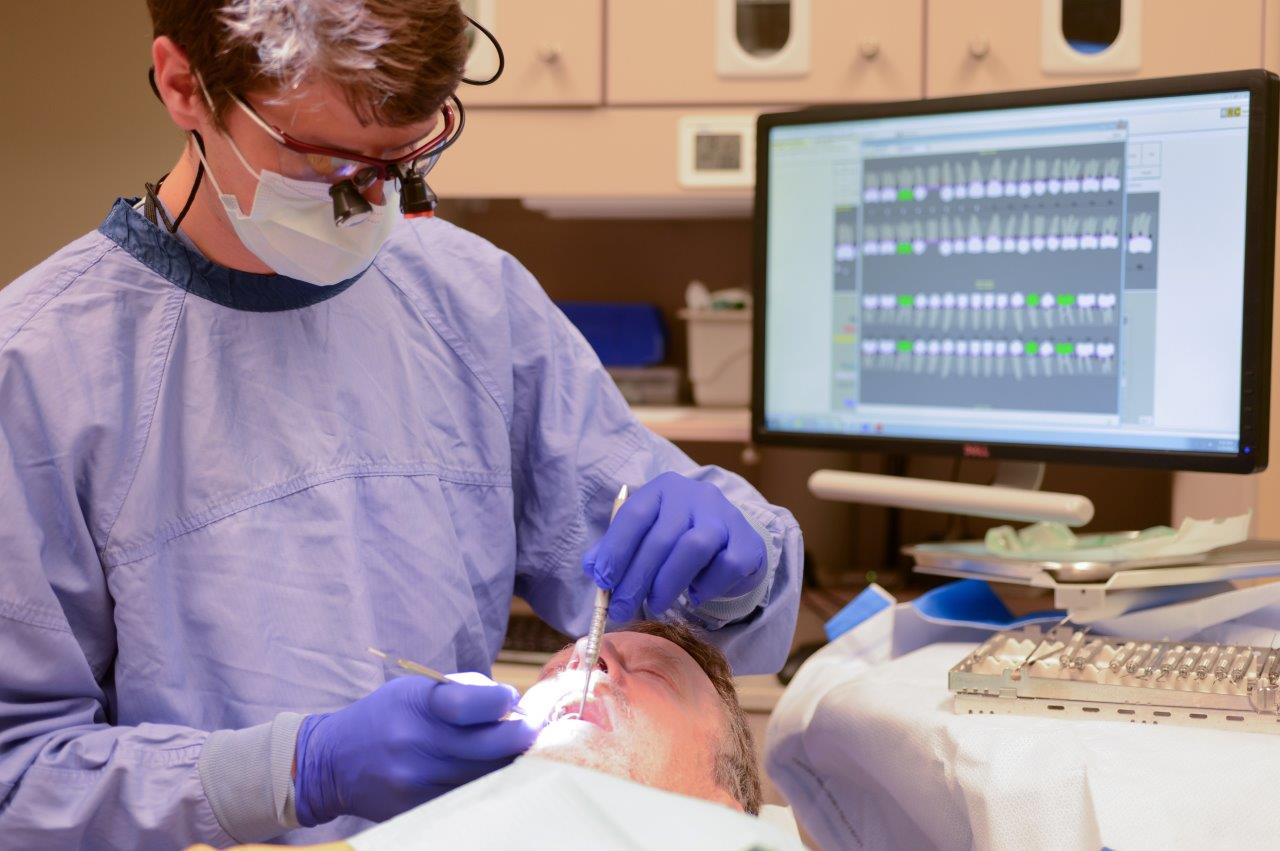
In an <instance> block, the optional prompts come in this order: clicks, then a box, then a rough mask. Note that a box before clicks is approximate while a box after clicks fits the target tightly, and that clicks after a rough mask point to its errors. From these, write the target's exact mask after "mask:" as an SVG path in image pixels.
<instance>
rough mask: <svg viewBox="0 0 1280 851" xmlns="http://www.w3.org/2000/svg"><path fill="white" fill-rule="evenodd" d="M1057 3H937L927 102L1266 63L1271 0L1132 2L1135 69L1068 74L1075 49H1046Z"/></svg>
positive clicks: (1125, 32) (1124, 33)
mask: <svg viewBox="0 0 1280 851" xmlns="http://www.w3.org/2000/svg"><path fill="white" fill-rule="evenodd" d="M1054 2H1059V0H930V2H929V6H928V15H927V23H926V32H925V45H926V51H927V56H928V61H927V63H926V65H927V68H928V70H927V73H926V76H925V95H926V96H927V97H944V96H947V95H959V94H973V93H978V92H991V91H1002V90H1010V89H1034V88H1042V87H1046V86H1064V85H1071V84H1077V83H1090V82H1102V81H1104V80H1114V79H1131V78H1135V77H1167V76H1174V75H1178V74H1199V73H1205V72H1209V71H1228V70H1234V69H1238V68H1256V67H1257V66H1258V65H1259V64H1260V63H1261V61H1262V32H1263V29H1262V27H1263V4H1264V0H1215V2H1208V0H1146V2H1141V0H1130V2H1127V3H1125V4H1124V5H1125V7H1126V12H1127V13H1128V14H1130V16H1131V17H1134V16H1136V18H1137V20H1130V21H1127V22H1124V21H1122V24H1121V37H1123V38H1126V39H1135V43H1134V44H1133V45H1132V49H1133V50H1134V51H1135V52H1136V53H1137V65H1136V69H1135V70H1103V69H1098V70H1097V71H1092V70H1091V69H1090V62H1089V61H1088V60H1087V57H1086V58H1085V61H1082V62H1080V63H1079V64H1080V69H1079V70H1078V71H1076V72H1069V71H1068V72H1064V71H1062V70H1060V69H1061V68H1062V67H1063V63H1062V61H1061V58H1062V57H1061V54H1062V51H1063V50H1068V49H1069V48H1066V47H1065V46H1063V45H1062V42H1061V39H1058V41H1057V42H1056V43H1055V44H1057V47H1054V48H1053V49H1049V48H1047V47H1046V38H1045V35H1046V34H1045V33H1044V31H1043V25H1044V24H1045V22H1046V18H1048V13H1047V12H1046V7H1047V6H1049V5H1051V4H1053V3H1054ZM1049 23H1050V24H1053V23H1056V18H1049ZM1268 25H1269V26H1270V27H1271V28H1272V29H1274V28H1275V27H1276V25H1277V22H1275V21H1274V19H1268ZM1135 33H1136V35H1135ZM1048 35H1051V36H1054V37H1055V38H1056V37H1057V34H1056V33H1049V34H1048ZM1049 43H1054V42H1049ZM1119 64H1121V65H1122V66H1123V65H1125V63H1119Z"/></svg>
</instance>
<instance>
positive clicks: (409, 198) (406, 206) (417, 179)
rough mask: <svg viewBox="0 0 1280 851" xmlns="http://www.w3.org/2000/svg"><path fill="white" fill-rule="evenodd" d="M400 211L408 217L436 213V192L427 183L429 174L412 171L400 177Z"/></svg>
mask: <svg viewBox="0 0 1280 851" xmlns="http://www.w3.org/2000/svg"><path fill="white" fill-rule="evenodd" d="M400 212H402V213H404V216H405V218H406V219H412V218H414V217H416V216H434V215H435V214H436V193H435V192H433V191H432V189H431V187H430V186H429V185H428V184H427V176H426V175H425V174H423V173H421V172H417V171H411V172H409V173H408V174H407V175H405V176H404V177H401V178H400Z"/></svg>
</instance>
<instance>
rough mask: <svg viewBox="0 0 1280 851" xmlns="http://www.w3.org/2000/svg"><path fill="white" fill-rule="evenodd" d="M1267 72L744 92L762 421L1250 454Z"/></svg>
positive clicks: (1257, 384) (1269, 160)
mask: <svg viewBox="0 0 1280 851" xmlns="http://www.w3.org/2000/svg"><path fill="white" fill-rule="evenodd" d="M1276 127H1277V78H1276V77H1275V76H1274V75H1272V74H1269V73H1266V72H1263V71H1242V72H1232V73H1226V74H1212V75H1202V76H1195V77H1181V78H1174V79H1166V80H1146V81H1138V82H1129V83H1117V84H1105V85H1095V86H1082V87H1073V88H1058V89H1047V90H1042V91H1028V92H1014V93H1002V94H992V95H982V96H975V97H961V98H946V99H940V100H926V101H914V102H907V103H888V104H861V105H851V106H831V107H818V108H810V109H803V110H799V111H794V112H785V113H774V114H766V115H762V116H761V117H760V119H759V124H758V132H757V151H758V155H757V158H756V163H757V180H756V196H755V216H756V221H755V251H756V257H755V261H756V282H755V285H756V302H755V303H756V306H757V309H756V317H755V353H754V367H755V371H754V395H753V416H752V421H753V432H754V435H755V438H756V439H757V440H758V441H760V442H762V443H780V444H800V445H807V446H832V447H843V448H849V449H859V450H885V451H893V452H907V453H913V452H932V453H939V452H941V453H955V454H961V455H965V456H974V457H991V458H1009V459H1019V460H1029V461H1042V462H1043V461H1057V460H1061V461H1078V462H1089V463H1102V464H1114V465H1121V466H1155V467H1168V468H1176V469H1184V470H1210V471H1220V472H1240V473H1243V472H1253V471H1257V470H1260V469H1262V468H1263V467H1265V466H1266V460H1267V416H1268V403H1269V398H1268V397H1269V393H1268V391H1269V384H1270V359H1271V319H1272V313H1271V295H1272V266H1273V259H1274V244H1275V186H1276V140H1277V133H1276Z"/></svg>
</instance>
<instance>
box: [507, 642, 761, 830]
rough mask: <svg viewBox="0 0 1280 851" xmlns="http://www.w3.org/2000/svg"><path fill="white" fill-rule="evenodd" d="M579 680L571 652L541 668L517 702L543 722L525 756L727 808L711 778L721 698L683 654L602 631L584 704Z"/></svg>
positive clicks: (576, 658) (666, 646) (578, 667)
mask: <svg viewBox="0 0 1280 851" xmlns="http://www.w3.org/2000/svg"><path fill="white" fill-rule="evenodd" d="M584 676H585V672H584V671H583V670H582V669H581V658H580V656H579V654H578V653H577V652H575V648H574V646H573V645H570V646H569V647H566V648H564V649H563V650H561V651H560V652H559V653H557V654H556V655H555V656H553V657H552V659H551V661H550V662H548V663H547V665H546V667H545V668H543V671H542V678H541V679H540V680H539V681H538V682H537V683H536V684H535V685H534V686H533V687H532V688H531V689H529V691H528V692H527V693H526V694H525V696H524V698H523V699H522V700H521V701H520V705H521V707H522V709H523V710H524V711H525V713H526V714H528V715H530V716H532V717H535V718H538V717H546V718H548V719H549V723H548V724H547V726H546V727H545V728H544V729H543V731H542V733H541V734H540V735H539V736H538V740H537V742H536V743H535V744H534V746H533V749H532V750H531V751H530V753H532V754H537V755H539V756H543V757H547V758H549V759H556V760H560V761H562V762H569V763H574V764H576V765H582V766H586V767H587V768H595V769H598V770H600V771H606V772H608V773H610V774H615V775H618V776H621V777H626V778H628V779H631V780H635V781H636V782H639V783H643V784H645V785H647V786H654V787H657V788H660V789H666V790H668V791H672V792H678V793H680V794H684V795H691V796H693V797H699V798H706V799H708V800H715V801H720V802H722V803H727V804H729V805H730V806H736V803H735V802H734V801H733V800H732V799H731V798H729V797H728V796H727V795H725V794H724V793H723V792H722V791H721V790H719V789H718V788H717V787H716V785H715V783H714V780H713V776H714V775H713V773H714V760H715V753H716V748H717V745H718V742H719V741H720V737H721V734H722V730H723V725H724V721H723V718H724V713H723V710H722V708H721V703H720V698H719V696H718V695H717V694H716V691H715V688H714V687H713V686H712V685H711V681H710V680H709V679H707V675H706V674H705V673H703V671H702V669H701V668H699V667H698V664H697V663H696V662H694V661H693V659H692V658H691V657H690V656H689V654H687V653H685V652H684V650H682V649H681V648H679V647H678V646H676V645H675V644H672V643H671V642H670V641H668V640H667V639H665V638H660V637H658V636H655V635H643V634H640V633H635V632H614V633H609V634H607V635H606V636H605V637H604V640H603V643H602V647H601V650H600V664H599V665H598V666H597V669H596V673H595V676H594V677H593V678H592V687H591V691H592V696H591V698H590V699H589V700H588V702H587V705H586V706H585V707H583V706H581V703H582V687H583V683H584Z"/></svg>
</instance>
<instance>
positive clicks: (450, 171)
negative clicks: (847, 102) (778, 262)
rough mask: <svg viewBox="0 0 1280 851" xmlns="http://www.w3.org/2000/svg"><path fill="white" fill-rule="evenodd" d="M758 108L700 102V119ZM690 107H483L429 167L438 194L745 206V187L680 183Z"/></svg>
mask: <svg viewBox="0 0 1280 851" xmlns="http://www.w3.org/2000/svg"><path fill="white" fill-rule="evenodd" d="M763 108H764V107H759V106H751V107H730V108H726V107H722V108H719V109H709V108H707V107H699V108H698V109H697V110H696V111H692V112H694V113H695V114H696V116H697V117H699V118H702V119H715V118H736V119H741V120H745V121H748V122H750V121H751V120H752V119H754V117H755V115H756V114H757V113H758V112H759V111H760V110H762V109H763ZM690 112H691V111H690V110H684V109H677V108H660V109H655V108H651V107H635V108H632V107H619V108H616V109H484V110H480V109H478V110H476V111H475V112H474V113H472V114H471V115H469V116H468V118H467V132H466V135H465V136H464V137H463V140H462V142H461V143H460V144H458V145H456V146H455V147H453V148H451V149H450V150H449V151H448V152H447V153H445V155H444V156H443V157H442V158H441V159H440V164H439V165H438V166H437V167H436V168H435V170H433V171H432V172H431V186H432V188H434V189H435V190H436V192H437V193H439V195H440V197H442V198H446V197H454V198H531V197H533V198H540V197H552V198H566V197H569V198H605V199H630V203H634V204H635V205H636V209H637V210H639V209H640V208H641V207H642V206H643V204H644V202H645V201H646V199H650V200H652V199H669V198H680V197H686V198H687V197H697V198H700V199H716V198H722V199H734V200H738V201H741V202H743V203H742V209H743V210H745V209H747V206H748V205H747V202H748V200H749V198H750V194H751V190H750V189H749V188H746V187H740V188H723V187H706V188H702V187H700V188H697V189H692V190H691V189H688V188H687V187H686V186H684V185H682V184H681V182H680V166H679V156H680V150H679V144H678V142H679V129H680V121H681V119H682V118H684V117H686V116H687V115H689V114H690Z"/></svg>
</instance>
